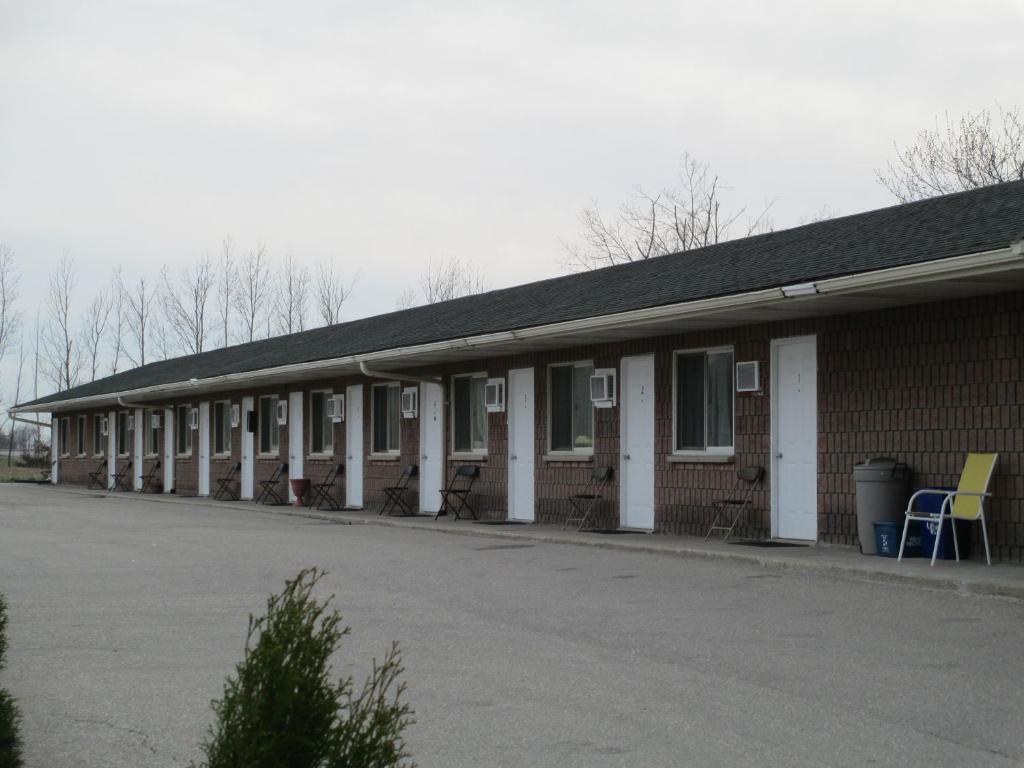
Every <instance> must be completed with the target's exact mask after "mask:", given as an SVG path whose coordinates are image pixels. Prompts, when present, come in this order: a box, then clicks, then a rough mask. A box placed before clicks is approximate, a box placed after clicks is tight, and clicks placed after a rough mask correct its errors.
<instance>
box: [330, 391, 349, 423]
mask: <svg viewBox="0 0 1024 768" xmlns="http://www.w3.org/2000/svg"><path fill="white" fill-rule="evenodd" d="M327 418H329V419H330V420H331V421H332V422H334V423H335V424H337V423H339V422H342V421H344V420H345V396H344V395H331V396H330V397H328V398H327Z"/></svg>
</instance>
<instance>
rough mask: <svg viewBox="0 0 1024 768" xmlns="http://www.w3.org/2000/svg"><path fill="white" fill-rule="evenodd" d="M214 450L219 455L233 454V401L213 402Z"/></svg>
mask: <svg viewBox="0 0 1024 768" xmlns="http://www.w3.org/2000/svg"><path fill="white" fill-rule="evenodd" d="M213 452H214V453H215V454H217V455H218V456H228V455H230V454H231V401H230V400H218V401H217V402H215V403H214V404H213Z"/></svg>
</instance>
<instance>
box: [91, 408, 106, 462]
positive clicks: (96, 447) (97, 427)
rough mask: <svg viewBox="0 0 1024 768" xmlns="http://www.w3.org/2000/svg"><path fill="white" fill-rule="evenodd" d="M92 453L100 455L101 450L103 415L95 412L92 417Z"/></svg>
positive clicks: (102, 451) (102, 452)
mask: <svg viewBox="0 0 1024 768" xmlns="http://www.w3.org/2000/svg"><path fill="white" fill-rule="evenodd" d="M92 453H93V455H94V456H102V455H103V454H104V453H105V451H104V450H103V417H102V416H100V415H99V414H96V415H95V416H93V417H92Z"/></svg>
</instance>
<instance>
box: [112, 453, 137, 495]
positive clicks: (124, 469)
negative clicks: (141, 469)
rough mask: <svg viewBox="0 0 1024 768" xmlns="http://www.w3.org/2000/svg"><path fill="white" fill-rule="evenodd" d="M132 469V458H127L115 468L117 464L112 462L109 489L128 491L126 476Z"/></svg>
mask: <svg viewBox="0 0 1024 768" xmlns="http://www.w3.org/2000/svg"><path fill="white" fill-rule="evenodd" d="M131 471H132V460H131V459H128V461H126V462H125V463H124V464H122V465H121V468H120V469H118V468H117V464H114V476H113V477H112V478H111V480H110V490H112V491H130V490H131V488H129V487H128V477H129V475H130V474H131Z"/></svg>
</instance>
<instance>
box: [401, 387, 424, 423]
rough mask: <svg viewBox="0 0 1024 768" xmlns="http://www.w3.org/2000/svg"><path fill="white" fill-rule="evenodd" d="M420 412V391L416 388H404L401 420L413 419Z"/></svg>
mask: <svg viewBox="0 0 1024 768" xmlns="http://www.w3.org/2000/svg"><path fill="white" fill-rule="evenodd" d="M419 410H420V390H419V388H418V387H406V388H405V389H403V390H402V418H403V419H415V418H416V416H417V415H419Z"/></svg>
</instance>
